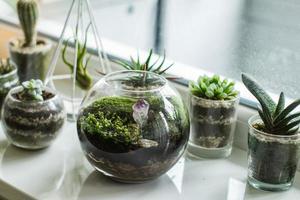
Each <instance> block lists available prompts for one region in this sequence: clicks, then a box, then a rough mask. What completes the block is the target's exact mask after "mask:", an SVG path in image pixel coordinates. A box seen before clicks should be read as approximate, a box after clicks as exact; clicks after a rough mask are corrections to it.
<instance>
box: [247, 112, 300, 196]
mask: <svg viewBox="0 0 300 200" xmlns="http://www.w3.org/2000/svg"><path fill="white" fill-rule="evenodd" d="M261 123H262V120H261V119H260V117H259V116H258V115H255V116H253V117H251V118H250V119H249V122H248V124H249V134H248V182H249V184H250V185H251V186H253V187H255V188H258V189H262V190H269V191H282V190H287V189H289V188H290V187H291V186H292V184H293V181H294V177H295V173H296V171H297V164H298V161H299V158H300V133H298V134H296V135H272V134H268V133H264V132H262V131H260V130H258V129H256V128H255V127H254V126H255V125H256V124H261Z"/></svg>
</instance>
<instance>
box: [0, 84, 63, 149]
mask: <svg viewBox="0 0 300 200" xmlns="http://www.w3.org/2000/svg"><path fill="white" fill-rule="evenodd" d="M22 90H23V88H22V86H18V87H15V88H13V89H11V90H10V92H9V93H8V95H7V96H6V98H5V101H4V104H3V107H2V108H3V109H2V120H1V121H2V127H3V130H4V133H5V135H6V137H7V139H8V140H9V141H10V142H11V143H12V144H13V145H15V146H17V147H21V148H25V149H41V148H45V147H47V146H49V145H50V144H51V143H52V142H53V140H54V139H55V138H56V137H57V135H58V134H59V132H60V131H61V129H62V127H63V124H64V121H65V118H66V116H65V111H64V105H63V102H62V100H61V98H60V97H59V96H58V95H57V94H56V92H54V91H53V90H51V89H50V88H47V87H44V88H43V96H44V95H45V97H46V98H45V100H44V101H41V102H34V101H21V100H19V99H18V98H17V94H18V93H19V92H21V91H22Z"/></svg>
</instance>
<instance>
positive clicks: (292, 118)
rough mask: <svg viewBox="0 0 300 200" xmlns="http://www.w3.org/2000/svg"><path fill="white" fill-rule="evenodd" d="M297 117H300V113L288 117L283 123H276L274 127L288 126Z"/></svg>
mask: <svg viewBox="0 0 300 200" xmlns="http://www.w3.org/2000/svg"><path fill="white" fill-rule="evenodd" d="M297 117H300V112H298V113H295V114H292V115H289V116H287V117H286V118H284V119H282V120H281V121H279V122H277V123H275V124H274V126H285V125H286V124H288V123H289V122H290V121H292V120H294V119H295V118H297Z"/></svg>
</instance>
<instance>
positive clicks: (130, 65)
mask: <svg viewBox="0 0 300 200" xmlns="http://www.w3.org/2000/svg"><path fill="white" fill-rule="evenodd" d="M152 56H153V50H152V49H151V50H150V52H149V55H148V57H147V59H146V61H145V62H141V61H140V57H139V55H138V56H137V59H136V60H135V59H134V58H133V57H130V62H128V61H114V62H115V63H117V64H119V65H121V66H122V67H123V68H125V69H127V70H138V71H148V72H153V73H156V74H159V75H163V74H165V72H166V71H167V70H168V69H170V68H171V67H172V66H173V65H174V64H171V65H169V66H167V67H164V64H165V61H166V54H165V53H164V56H163V58H162V60H161V57H158V58H157V59H156V60H155V61H154V62H152V58H153V57H152ZM160 60H161V62H160V63H159V61H160Z"/></svg>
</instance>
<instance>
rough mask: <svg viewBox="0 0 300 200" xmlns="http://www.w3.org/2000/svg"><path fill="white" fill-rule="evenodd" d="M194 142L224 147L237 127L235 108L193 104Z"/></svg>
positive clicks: (207, 145)
mask: <svg viewBox="0 0 300 200" xmlns="http://www.w3.org/2000/svg"><path fill="white" fill-rule="evenodd" d="M191 110H192V113H191V114H192V119H191V124H192V137H191V139H192V142H193V143H195V144H197V145H200V146H202V147H205V148H222V147H225V146H227V145H228V144H229V142H230V141H231V140H230V139H231V137H232V135H233V132H234V129H235V123H236V121H235V120H234V119H233V117H234V116H235V112H236V109H235V108H233V107H232V108H223V107H220V108H211V107H209V108H207V107H202V106H200V105H193V106H192V108H191Z"/></svg>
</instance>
